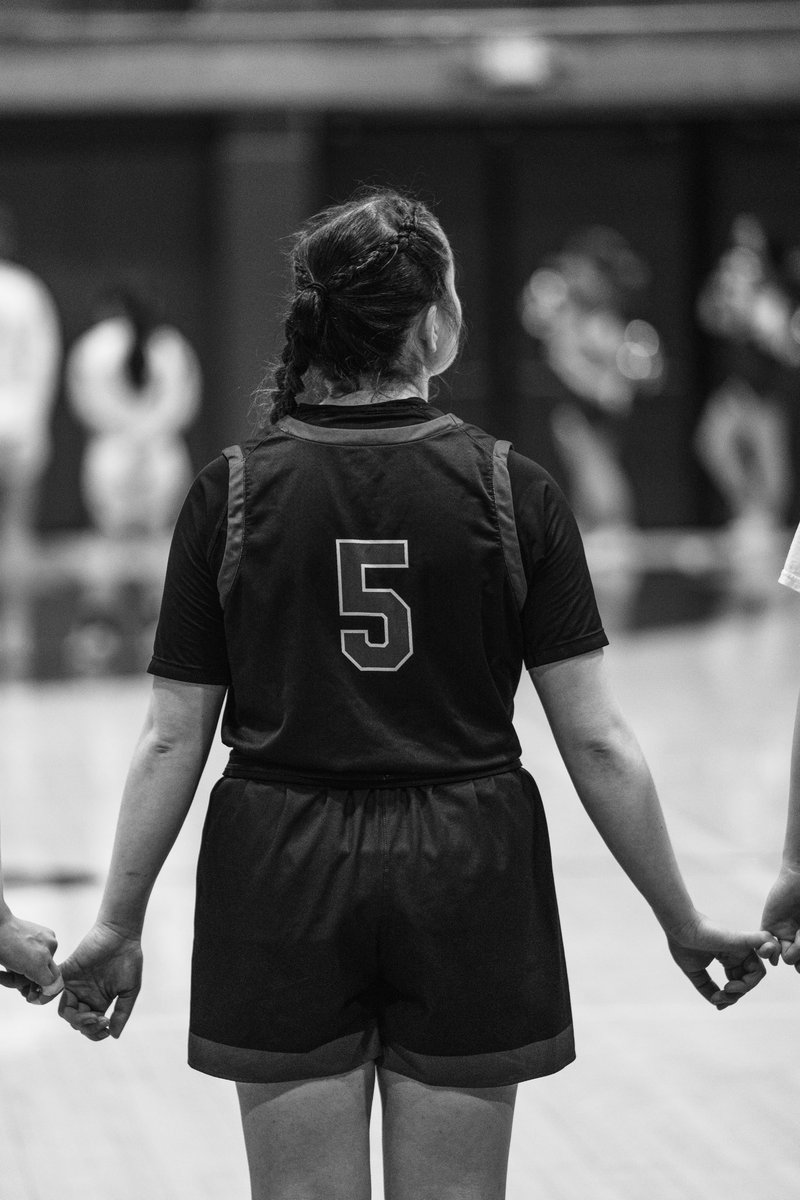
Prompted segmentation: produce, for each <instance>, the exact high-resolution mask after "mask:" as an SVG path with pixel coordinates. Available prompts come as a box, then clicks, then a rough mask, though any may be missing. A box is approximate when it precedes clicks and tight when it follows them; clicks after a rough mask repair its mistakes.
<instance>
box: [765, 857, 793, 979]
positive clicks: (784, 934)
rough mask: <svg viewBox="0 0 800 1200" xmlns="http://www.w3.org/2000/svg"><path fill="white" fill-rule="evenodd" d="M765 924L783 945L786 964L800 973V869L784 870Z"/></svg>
mask: <svg viewBox="0 0 800 1200" xmlns="http://www.w3.org/2000/svg"><path fill="white" fill-rule="evenodd" d="M761 924H762V925H763V926H764V928H765V929H769V930H770V932H771V933H773V934H774V936H775V937H776V938H777V939H778V941H779V942H780V955H781V957H782V958H783V961H784V962H785V963H788V964H789V966H793V967H794V969H795V970H796V971H800V867H790V866H787V865H784V866H783V867H781V870H780V873H779V875H778V878H777V879H776V880H775V882H774V883H773V885H772V887H771V888H770V891H769V895H768V896H767V900H766V903H765V905H764V913H763V916H762V917H761Z"/></svg>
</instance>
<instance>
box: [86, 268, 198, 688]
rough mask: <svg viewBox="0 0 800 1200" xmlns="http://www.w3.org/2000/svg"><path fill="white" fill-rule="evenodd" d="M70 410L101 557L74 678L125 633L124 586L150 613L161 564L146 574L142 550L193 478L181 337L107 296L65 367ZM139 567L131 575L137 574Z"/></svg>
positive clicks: (189, 369)
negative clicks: (141, 593)
mask: <svg viewBox="0 0 800 1200" xmlns="http://www.w3.org/2000/svg"><path fill="white" fill-rule="evenodd" d="M66 386H67V396H68V399H69V403H70V405H71V407H72V409H73V411H74V412H75V414H76V416H77V417H78V418H79V420H80V421H81V422H82V423H83V424H84V425H85V426H86V428H87V430H88V433H89V439H88V442H87V446H86V451H85V454H84V459H83V467H82V476H81V484H82V490H83V499H84V502H85V505H86V508H87V511H88V512H89V515H90V517H91V519H92V522H93V524H94V526H95V529H96V530H97V531H98V533H99V534H100V535H102V539H103V543H104V545H105V553H104V554H103V555H102V556H101V558H100V569H99V571H96V572H95V578H94V579H93V584H92V587H91V588H90V592H89V595H87V597H86V600H85V604H84V615H83V618H82V620H81V622H80V623H79V626H78V628H77V629H76V630H75V631H73V635H71V640H70V647H69V648H68V649H69V653H70V654H71V655H72V659H73V663H72V665H73V666H74V667H75V669H78V670H89V669H90V667H91V669H99V668H100V667H102V663H103V659H104V658H107V659H110V658H111V657H112V656H113V654H114V652H115V648H116V641H118V640H119V638H120V636H121V633H120V625H121V624H122V625H124V623H125V622H124V621H123V620H122V617H123V616H124V613H123V609H124V603H125V602H124V588H123V585H124V584H129V583H131V582H133V583H135V584H137V585H141V586H142V587H144V588H145V590H146V591H147V590H150V591H151V592H152V593H153V594H152V596H151V597H150V598H149V600H147V601H146V603H145V611H146V612H147V611H148V610H152V611H153V612H155V611H157V607H158V600H159V596H160V588H161V581H162V568H163V566H164V565H165V563H163V564H162V563H161V562H160V560H158V555H157V554H156V570H155V572H154V573H153V571H152V568H151V565H150V564H152V562H153V557H154V556H153V555H152V554H148V552H147V551H148V546H155V547H156V548H159V547H162V546H164V545H165V541H166V539H167V538H168V535H169V534H170V533H171V531H172V526H173V524H174V521H175V518H176V517H177V514H178V511H179V509H180V506H181V503H182V501H183V498H184V496H185V494H186V492H187V490H188V487H189V484H190V483H191V479H192V463H191V459H190V456H189V450H188V447H187V445H186V442H185V440H184V438H183V432H184V431H185V430H186V429H187V427H188V426H189V425H190V424H191V423H192V421H193V420H194V418H195V416H196V414H197V411H198V408H199V404H200V389H201V375H200V366H199V363H198V360H197V356H196V355H195V352H194V350H193V349H192V347H191V346H190V344H189V342H188V341H187V340H186V338H185V337H184V336H183V334H181V333H180V332H179V331H178V330H177V329H175V328H173V327H172V326H171V325H167V324H164V323H163V322H162V321H160V320H159V318H158V317H157V315H156V312H155V306H154V305H153V304H152V303H151V302H150V301H149V300H146V299H145V298H144V297H143V295H142V294H141V293H140V292H139V291H136V290H134V289H132V288H128V287H120V288H118V289H116V290H115V291H113V292H111V293H110V294H108V295H107V296H105V297H104V299H103V300H102V302H101V303H100V305H99V307H98V311H97V319H96V322H95V324H94V325H92V326H91V328H89V329H88V330H87V331H86V332H85V333H83V334H82V335H81V336H80V337H79V338H78V339H77V341H76V342H75V343H74V345H73V346H72V348H71V350H70V352H69V354H68V356H67V363H66ZM137 561H138V566H137Z"/></svg>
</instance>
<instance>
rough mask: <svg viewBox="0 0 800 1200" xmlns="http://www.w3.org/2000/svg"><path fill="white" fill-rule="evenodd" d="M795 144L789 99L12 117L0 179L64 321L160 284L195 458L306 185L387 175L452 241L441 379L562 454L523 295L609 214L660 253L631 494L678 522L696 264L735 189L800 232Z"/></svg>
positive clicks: (65, 483) (750, 204)
mask: <svg viewBox="0 0 800 1200" xmlns="http://www.w3.org/2000/svg"><path fill="white" fill-rule="evenodd" d="M799 150H800V114H791V115H788V116H787V115H786V114H780V115H775V116H771V115H765V114H762V115H760V116H758V117H752V118H749V117H742V118H737V119H735V118H733V117H725V118H722V117H719V118H714V119H706V120H700V119H697V120H689V119H687V120H682V121H678V122H676V121H674V120H667V119H664V120H656V119H653V120H646V121H643V120H641V119H634V118H631V119H623V118H620V119H617V120H615V121H614V122H613V124H612V123H604V122H602V121H594V120H591V121H590V120H586V121H564V120H560V121H553V122H551V123H544V122H542V121H541V120H537V121H525V120H524V119H521V120H517V119H516V118H514V119H511V120H504V121H503V122H500V121H496V122H492V121H491V120H487V121H481V120H476V119H469V120H467V119H465V118H461V119H459V118H458V117H456V116H450V117H440V118H437V120H436V121H433V120H425V119H422V118H419V117H414V116H403V117H398V116H392V115H390V114H384V115H382V116H380V117H368V116H363V115H361V116H354V117H346V116H331V117H328V118H322V117H320V118H315V119H313V120H312V119H308V120H305V121H299V120H297V119H294V120H290V119H288V118H274V119H267V118H252V119H248V118H244V117H237V118H225V119H222V118H219V117H211V116H205V115H200V116H197V117H186V118H177V117H161V116H152V117H141V118H133V117H127V118H111V117H104V118H88V117H85V118H80V119H78V118H63V119H55V118H53V119H47V120H42V119H36V120H33V119H29V120H22V119H13V120H12V119H5V120H2V121H0V201H3V202H5V203H7V204H8V205H10V206H11V207H12V208H13V210H14V211H15V213H16V215H17V218H18V221H19V224H20V233H21V239H20V240H21V250H22V258H23V261H25V262H26V263H27V264H28V265H29V266H31V267H32V268H33V269H34V270H35V271H36V272H37V273H38V274H39V275H40V276H41V277H42V278H43V279H44V280H45V281H46V282H47V283H48V284H49V286H50V287H51V289H52V291H53V293H54V295H55V297H56V301H57V303H58V306H59V309H60V312H61V315H62V321H63V328H64V335H65V340H66V343H67V344H69V343H70V342H71V341H72V340H73V339H74V337H75V336H77V334H78V333H79V332H81V330H82V329H84V328H85V327H86V326H87V325H88V324H89V322H90V320H91V316H92V306H93V303H94V300H95V298H96V296H97V294H98V292H99V290H100V289H101V288H102V287H103V286H104V285H106V284H108V283H109V282H115V281H116V280H117V279H118V278H119V277H121V276H125V275H130V274H131V273H133V274H134V275H135V276H136V277H138V278H139V279H141V280H142V281H144V282H145V283H146V284H149V285H150V286H151V287H152V288H153V289H154V290H155V292H157V294H158V295H159V297H160V299H161V302H162V305H163V309H164V312H165V314H166V316H167V317H168V318H169V319H170V320H171V321H173V322H174V323H175V324H176V325H178V326H179V327H180V328H181V329H183V330H184V332H185V333H186V334H187V335H188V336H189V338H190V339H191V340H192V342H193V343H194V345H195V347H196V348H197V351H198V353H199V355H200V359H201V362H202V365H203V370H204V376H205V394H204V406H203V413H202V417H201V419H200V420H199V421H198V423H197V426H196V427H195V429H194V430H193V432H192V435H191V448H192V452H193V456H194V458H195V461H196V463H197V465H198V466H200V465H201V464H202V463H203V462H204V461H206V460H207V459H208V458H209V457H211V456H212V455H213V454H215V453H216V452H217V450H218V449H219V448H220V447H221V446H222V445H224V444H226V442H228V441H231V440H234V439H236V438H238V437H240V436H242V435H243V433H244V432H245V430H246V427H247V411H248V407H249V402H250V396H251V393H252V390H253V389H254V388H255V387H256V385H257V384H258V382H259V381H260V379H261V377H262V376H263V374H264V372H265V370H266V368H267V365H268V363H269V361H270V359H271V358H272V357H273V356H274V355H275V354H276V353H277V352H278V351H279V349H280V337H279V334H280V321H279V313H280V307H281V301H282V294H283V290H284V287H285V260H284V255H285V249H286V237H287V235H288V234H289V233H290V232H291V230H292V228H294V226H295V225H296V224H297V221H298V220H299V219H301V218H302V216H304V215H306V214H307V213H310V212H311V211H313V209H314V208H316V207H318V206H319V205H320V204H323V203H327V202H329V201H331V200H336V199H340V198H342V197H344V196H346V195H348V194H349V193H350V192H351V191H352V190H353V188H354V187H355V186H357V185H358V184H361V183H381V184H391V185H394V186H400V187H407V188H411V189H413V190H414V191H415V192H416V193H417V194H419V195H420V196H421V197H422V198H423V199H427V200H429V201H431V202H432V203H433V204H434V205H435V207H436V211H437V212H438V214H439V216H440V218H441V220H442V223H443V225H444V227H445V229H446V230H447V231H448V233H449V235H450V237H451V240H452V242H453V245H454V248H455V251H456V254H457V258H458V263H459V273H460V287H461V291H462V295H463V299H464V305H465V312H466V316H467V320H468V324H469V339H468V342H467V346H466V349H465V352H464V356H463V358H462V360H461V362H460V363H459V365H458V367H457V369H456V370H455V371H454V372H453V374H452V379H451V380H449V381H448V382H447V383H446V384H445V385H444V386H443V391H442V394H441V397H440V402H441V403H442V404H444V405H445V406H447V407H450V406H452V407H453V408H454V409H455V410H456V411H458V412H460V413H461V414H462V415H464V416H465V417H467V418H468V419H472V420H476V421H478V422H479V423H483V424H484V425H486V426H488V427H490V428H491V429H492V430H493V431H496V432H498V433H501V432H502V433H506V434H507V435H509V436H512V437H513V438H514V440H515V442H516V444H517V445H518V446H519V448H520V449H522V450H524V451H525V452H527V453H529V454H531V455H533V456H534V457H538V458H539V459H540V460H541V461H542V462H543V463H544V464H545V465H546V466H548V467H549V468H550V469H552V470H554V472H555V473H556V474H558V472H559V468H558V463H557V460H556V459H555V457H554V454H553V450H552V446H551V444H550V440H549V435H548V429H547V413H546V410H545V409H544V408H543V407H542V406H538V407H537V406H536V405H534V404H532V403H531V397H530V395H529V394H528V390H527V388H526V378H527V375H526V370H527V367H526V364H528V363H529V361H530V357H531V354H532V346H531V344H530V342H529V341H528V340H527V339H526V337H525V335H524V333H523V332H522V331H521V329H520V326H519V322H518V318H517V311H516V304H517V297H518V294H519V290H520V288H521V286H522V284H523V283H524V281H525V279H526V278H527V276H528V275H529V273H530V271H531V270H532V269H533V267H534V266H535V265H536V263H537V262H538V261H539V260H540V259H541V257H542V256H543V255H545V254H547V253H548V252H550V251H552V250H554V249H556V248H557V247H558V246H559V245H560V243H561V242H562V241H563V239H564V237H565V236H566V235H567V234H568V233H569V232H571V231H572V230H573V229H574V228H575V227H576V226H579V225H582V224H586V223H597V222H601V223H608V224H611V225H614V226H615V227H616V228H618V229H619V230H620V231H621V232H622V233H624V234H625V236H626V237H627V238H628V239H629V241H630V242H631V243H632V244H633V246H634V247H635V248H636V249H637V250H638V251H639V252H640V253H641V254H642V255H643V256H644V257H645V258H646V259H647V260H648V261H649V263H650V265H651V267H652V270H653V288H652V296H651V308H650V312H649V314H645V315H648V316H649V318H650V319H651V320H652V321H653V323H654V324H655V325H656V326H657V327H658V329H659V330H660V331H661V333H662V334H663V337H664V341H665V346H666V353H667V356H668V365H669V371H668V376H667V382H666V386H665V389H664V391H663V393H662V395H660V396H658V397H654V398H651V399H649V400H646V401H644V400H643V401H641V402H639V403H638V404H637V406H636V409H635V411H634V415H633V418H632V420H631V422H630V426H629V431H628V439H627V445H626V447H625V455H626V459H627V461H628V464H629V468H630V470H631V473H632V475H633V478H634V481H635V484H636V487H637V491H638V495H639V506H640V516H641V519H642V521H643V523H644V524H645V525H653V526H654V525H691V524H706V523H709V522H711V523H713V522H715V521H717V520H719V519H720V517H721V513H720V506H719V500H718V498H717V497H716V496H715V494H714V492H713V489H712V488H711V486H710V484H709V483H708V481H707V480H706V479H705V478H704V476H703V475H702V472H701V471H700V469H699V467H698V466H697V464H696V462H695V460H694V457H693V454H692V450H691V434H692V429H693V427H694V424H695V422H696V420H697V418H698V415H699V412H700V409H701V407H702V404H703V400H704V397H705V394H706V390H707V388H708V386H709V382H710V379H711V378H712V376H713V368H714V364H713V361H712V359H711V354H710V348H709V347H708V346H707V345H706V344H705V343H704V341H703V339H702V337H701V336H700V334H699V332H698V330H697V327H696V322H695V319H694V300H695V297H696V294H697V288H698V285H699V281H700V280H701V279H702V277H703V275H704V273H705V272H706V271H707V269H708V267H709V266H710V264H711V263H712V262H713V260H714V258H715V257H716V256H717V255H718V254H719V252H720V250H721V249H722V247H723V245H724V242H725V238H726V236H727V232H728V229H729V226H730V222H731V219H732V217H733V216H734V215H735V214H736V213H737V212H740V211H742V210H745V211H753V212H756V213H758V214H759V215H761V216H762V218H763V219H764V220H765V222H766V224H767V225H768V227H769V228H770V230H771V231H772V232H773V233H774V234H775V235H776V236H778V237H780V238H781V239H782V240H784V241H789V242H791V241H797V242H800V154H799V153H798V151H799ZM796 423H797V422H795V424H796ZM54 428H55V436H56V445H57V454H56V456H55V458H54V460H53V463H52V464H51V467H50V469H49V471H48V475H47V478H46V480H45V488H44V494H43V500H42V512H41V524H42V526H43V528H66V527H74V526H77V525H80V524H81V523H82V521H83V519H84V517H83V512H82V509H81V504H80V499H79V492H78V485H77V472H78V463H79V459H80V454H81V450H82V445H83V433H82V431H81V430H80V428H78V426H77V425H76V424H75V422H74V421H73V419H72V418H71V416H70V414H69V413H68V411H67V408H66V405H65V403H64V399H63V397H61V399H60V401H59V404H58V407H57V410H56V414H55V420H54ZM795 436H796V434H795ZM797 509H798V503H797V498H795V503H794V506H793V513H792V516H793V517H796V516H797Z"/></svg>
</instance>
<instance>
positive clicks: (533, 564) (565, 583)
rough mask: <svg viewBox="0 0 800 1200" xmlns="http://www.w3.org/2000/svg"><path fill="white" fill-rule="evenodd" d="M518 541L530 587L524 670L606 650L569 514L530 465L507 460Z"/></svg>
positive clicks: (545, 477) (513, 457)
mask: <svg viewBox="0 0 800 1200" xmlns="http://www.w3.org/2000/svg"><path fill="white" fill-rule="evenodd" d="M508 468H509V476H510V479H511V492H512V496H513V500H514V513H515V517H516V525H517V536H518V539H519V546H520V552H521V555H522V563H523V567H524V569H525V577H526V579H527V583H528V594H527V598H526V601H525V604H524V607H523V609H522V614H521V617H522V629H523V652H524V657H525V666H526V667H527V668H528V670H530V669H531V668H532V667H539V666H543V665H544V664H545V663H551V662H560V661H561V660H563V659H566V658H573V657H575V656H576V655H578V654H586V653H587V652H588V651H590V650H599V649H601V648H602V647H603V646H607V645H608V638H607V637H606V634H605V631H604V629H603V624H602V621H601V619H600V613H599V611H598V608H597V601H596V599H595V594H594V588H593V586H592V580H591V577H590V575H589V568H588V566H587V564H586V555H585V553H584V549H583V542H582V540H581V535H580V533H579V531H578V526H577V523H576V521H575V517H574V515H573V513H572V509H571V508H570V506H569V504H568V503H567V500H566V497H565V496H564V493H563V492H562V491H561V489H560V488H559V486H558V484H557V483H556V482H555V480H554V479H553V478H552V477H551V476H550V475H549V474H548V473H547V471H545V470H544V469H543V468H542V467H540V466H539V465H538V464H537V463H535V462H532V461H531V459H528V458H525V457H524V456H523V455H521V454H517V453H516V452H515V451H513V450H512V451H511V452H510V454H509V459H508Z"/></svg>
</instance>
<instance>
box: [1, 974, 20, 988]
mask: <svg viewBox="0 0 800 1200" xmlns="http://www.w3.org/2000/svg"><path fill="white" fill-rule="evenodd" d="M24 978H25V976H24V975H20V974H19V973H18V972H17V971H0V985H2V986H3V987H7V988H19V987H20V986H21V983H22V981H23V980H24Z"/></svg>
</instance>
